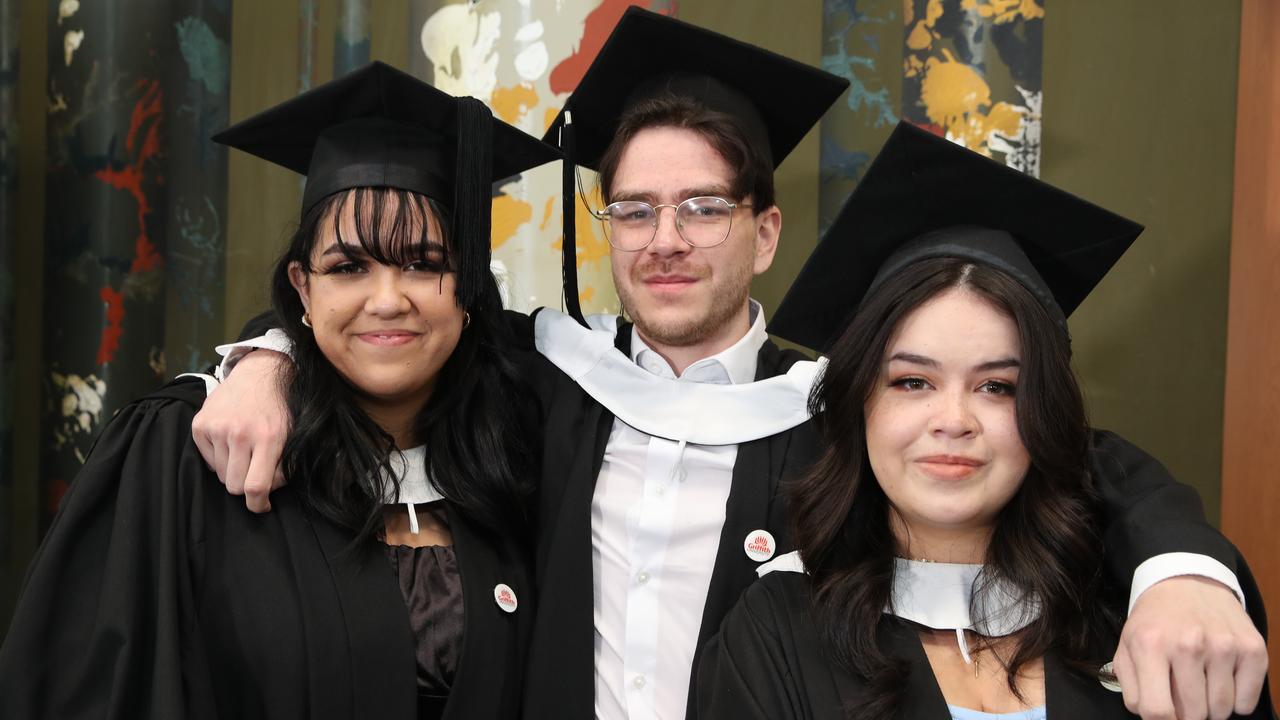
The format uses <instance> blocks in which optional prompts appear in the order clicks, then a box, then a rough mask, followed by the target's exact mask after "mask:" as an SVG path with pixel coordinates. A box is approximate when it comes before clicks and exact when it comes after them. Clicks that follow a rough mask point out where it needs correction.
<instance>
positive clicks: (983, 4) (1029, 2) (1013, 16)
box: [960, 0, 1044, 25]
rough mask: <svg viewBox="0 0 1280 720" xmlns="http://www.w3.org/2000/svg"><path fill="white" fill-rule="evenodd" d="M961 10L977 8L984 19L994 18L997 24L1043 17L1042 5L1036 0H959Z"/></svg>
mask: <svg viewBox="0 0 1280 720" xmlns="http://www.w3.org/2000/svg"><path fill="white" fill-rule="evenodd" d="M960 8H961V9H962V10H977V11H978V15H980V16H982V17H983V18H985V19H992V18H994V19H995V23H996V24H997V25H1003V24H1005V23H1008V22H1013V21H1014V20H1017V19H1019V18H1021V19H1023V20H1040V19H1043V18H1044V6H1043V5H1041V4H1039V3H1038V2H1037V1H1036V0H961V3H960Z"/></svg>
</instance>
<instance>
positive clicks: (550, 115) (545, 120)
mask: <svg viewBox="0 0 1280 720" xmlns="http://www.w3.org/2000/svg"><path fill="white" fill-rule="evenodd" d="M559 114H560V108H547V111H546V112H545V113H544V114H543V116H542V132H543V134H546V132H547V129H548V128H550V127H551V123H553V122H555V121H556V116H557V115H559Z"/></svg>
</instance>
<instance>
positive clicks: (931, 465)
mask: <svg viewBox="0 0 1280 720" xmlns="http://www.w3.org/2000/svg"><path fill="white" fill-rule="evenodd" d="M916 464H917V465H919V466H920V468H921V469H922V470H924V472H925V473H927V474H929V475H931V476H933V477H935V478H938V479H940V480H962V479H964V478H967V477H969V476H970V475H973V474H974V473H976V472H977V471H978V470H979V469H980V468H981V467H982V466H984V465H986V462H984V461H982V460H978V459H977V458H971V457H967V456H964V455H929V456H927V457H922V458H919V459H917V460H916Z"/></svg>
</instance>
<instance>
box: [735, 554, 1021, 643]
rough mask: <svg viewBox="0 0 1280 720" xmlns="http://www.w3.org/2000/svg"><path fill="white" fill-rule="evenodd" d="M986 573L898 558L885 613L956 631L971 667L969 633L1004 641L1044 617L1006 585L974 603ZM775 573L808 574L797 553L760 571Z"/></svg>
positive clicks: (977, 567) (996, 584) (1000, 584)
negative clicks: (979, 581)
mask: <svg viewBox="0 0 1280 720" xmlns="http://www.w3.org/2000/svg"><path fill="white" fill-rule="evenodd" d="M982 568H983V566H982V565H963V564H958V563H936V562H924V561H920V560H905V559H903V558H895V559H894V562H893V593H892V599H891V600H890V602H889V605H888V606H887V607H885V609H884V612H885V613H886V614H888V615H893V616H895V617H900V618H902V619H903V620H909V621H911V622H913V623H916V624H919V625H923V626H925V627H927V628H931V629H933V630H954V631H955V633H956V643H957V644H958V645H959V646H960V655H961V656H962V657H963V658H964V661H965V662H966V663H968V662H970V657H969V643H968V641H967V640H966V638H965V631H966V630H971V631H973V632H975V633H978V634H979V635H982V636H984V637H1004V636H1006V635H1012V634H1013V633H1016V632H1018V631H1019V630H1021V629H1023V628H1025V627H1026V626H1028V625H1030V624H1031V623H1033V622H1035V620H1036V619H1037V618H1038V617H1040V603H1039V601H1038V600H1036V599H1034V598H1031V599H1029V600H1026V601H1024V600H1023V597H1022V594H1021V593H1020V592H1018V591H1017V590H1016V589H1014V588H1013V587H1011V586H1010V585H1008V584H1007V583H1003V582H993V583H990V584H989V585H987V586H986V590H985V592H984V593H982V594H981V595H979V596H977V597H975V596H974V593H973V583H974V581H975V580H976V579H977V577H978V574H979V573H980V572H982ZM774 571H783V572H807V571H806V570H805V568H804V562H803V561H802V560H801V558H800V553H799V552H798V551H797V552H789V553H786V554H785V555H779V556H778V557H776V558H774V559H773V560H771V561H769V562H767V563H765V564H763V565H761V566H760V567H758V568H756V572H757V574H759V575H760V576H761V577H763V576H764V575H766V574H768V573H770V572H774ZM975 606H976V608H975Z"/></svg>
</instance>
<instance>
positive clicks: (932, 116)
mask: <svg viewBox="0 0 1280 720" xmlns="http://www.w3.org/2000/svg"><path fill="white" fill-rule="evenodd" d="M942 53H943V57H941V58H929V60H928V62H927V63H926V64H925V76H924V81H923V82H922V83H921V89H920V99H921V102H922V103H923V104H924V108H925V115H926V116H927V117H928V118H929V121H930V122H932V123H934V124H935V125H940V126H941V127H942V128H943V129H944V130H945V131H946V134H947V137H949V138H951V139H953V140H957V141H959V142H960V143H961V144H963V145H964V146H965V147H967V148H969V149H970V150H974V151H977V152H980V153H982V154H984V155H989V154H990V150H989V148H988V147H987V143H988V141H989V140H990V138H991V136H992V134H993V133H999V134H1001V135H1004V136H1006V137H1013V136H1016V135H1017V134H1018V132H1019V130H1020V128H1021V126H1022V120H1023V116H1024V115H1025V113H1026V110H1025V108H1021V107H1019V106H1017V105H1012V104H1010V103H1006V102H999V103H996V104H995V105H994V106H992V104H991V88H990V87H988V85H987V82H986V80H984V79H983V77H982V75H981V73H979V72H978V71H977V70H975V69H974V68H972V67H970V66H968V65H965V64H964V63H961V62H957V61H956V60H955V58H954V57H953V56H952V55H951V53H950V52H948V51H947V50H946V49H943V51H942ZM988 108H990V109H988Z"/></svg>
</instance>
